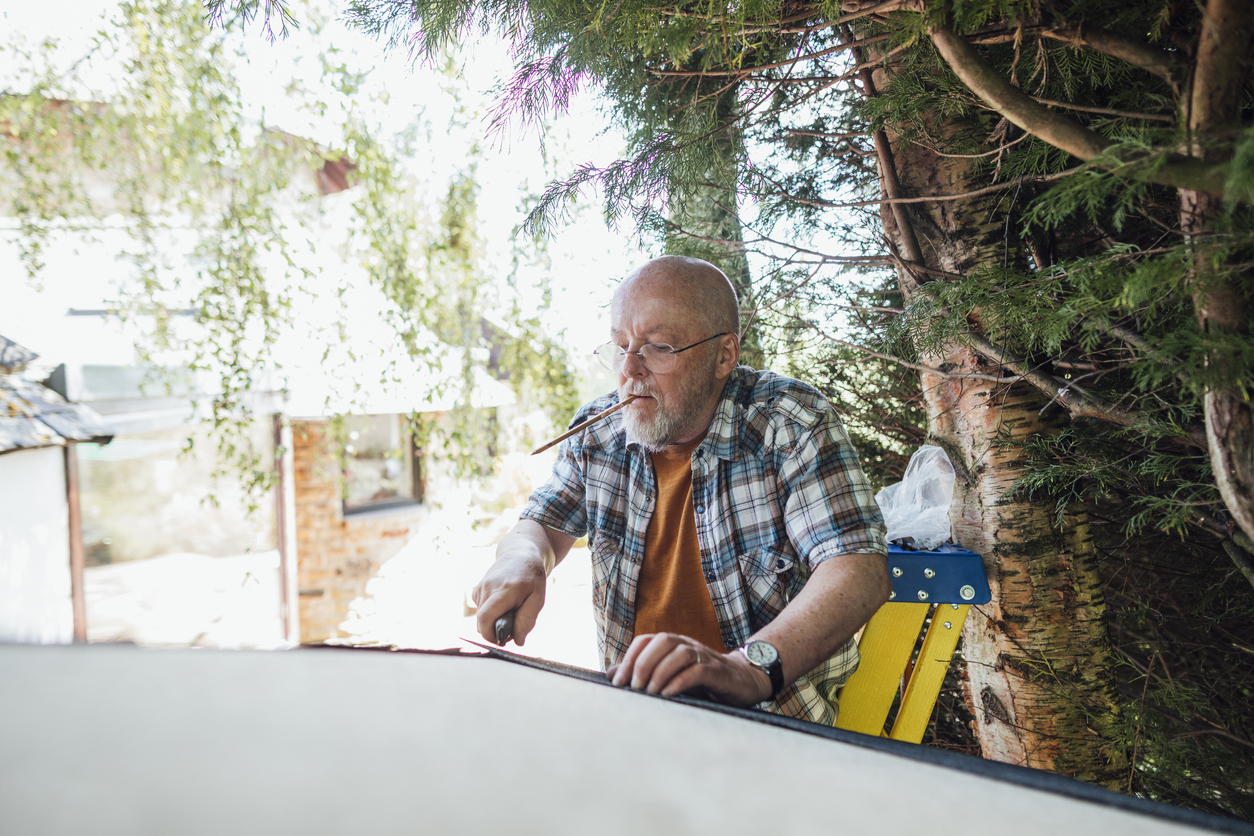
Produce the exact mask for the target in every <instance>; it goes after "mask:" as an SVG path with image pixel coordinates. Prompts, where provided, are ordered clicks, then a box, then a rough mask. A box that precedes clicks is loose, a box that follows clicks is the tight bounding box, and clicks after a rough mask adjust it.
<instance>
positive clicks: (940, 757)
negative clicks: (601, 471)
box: [304, 640, 1254, 836]
mask: <svg viewBox="0 0 1254 836" xmlns="http://www.w3.org/2000/svg"><path fill="white" fill-rule="evenodd" d="M467 641H468V640H467ZM470 643H471V644H475V645H476V646H477V647H481V648H483V650H484V652H482V653H476V652H467V651H464V650H461V649H459V648H450V649H446V650H416V649H409V648H396V647H389V646H384V645H374V646H352V645H305V646H304V647H306V648H313V649H319V648H327V649H333V650H375V651H390V652H396V653H423V654H435V655H443V656H462V657H466V658H472V659H498V660H502V661H505V662H511V663H513V664H516V665H522V666H523V667H527V668H533V669H535V670H541V671H545V672H547V673H556V674H560V675H562V676H569V677H572V678H574V679H580V680H583V681H584V682H590V683H593V684H595V685H600V686H604V687H610V688H613V687H614V686H613V685H610V683H609V681H608V680H606V678H605V675H604V674H602V673H601V672H600V671H592V670H588V669H587V668H580V667H575V666H574V665H565V664H562V663H560V662H549V661H545V660H543V659H535V658H532V657H529V656H521V655H518V654H516V653H510V652H508V651H504V650H499V649H497V648H493V647H490V646H488V645H482V644H478V643H477V642H470ZM618 690H625V691H627V692H628V693H632V694H638V695H640V696H642V697H649V698H651V699H663V700H667V701H668V702H678V703H682V704H683V705H687V706H691V707H693V708H700V709H704V710H706V711H716V712H718V713H719V714H729V715H731V716H733V717H739V718H741V719H742V720H749V721H752V722H755V723H764V724H766V725H768V726H774V727H776V728H781V729H788V730H789V731H795V732H801V733H802V734H808V735H811V736H814V737H824V738H827V739H828V740H838V741H840V742H841V743H848V744H850V745H852V746H859V747H861V748H863V749H872V750H874V751H877V752H882V753H884V754H887V755H894V756H897V757H902V758H909V759H910V760H914V761H921V762H923V763H927V764H932V765H934V766H941V767H945V768H947V769H956V770H958V771H960V772H966V773H969V774H971V775H978V776H980V777H981V778H989V779H991V780H994V781H1002V782H1004V783H1007V784H1014V785H1016V786H1020V787H1027V788H1028V789H1033V790H1040V791H1041V792H1049V793H1054V794H1056V795H1061V796H1065V797H1067V798H1074V799H1076V800H1079V801H1086V802H1089V803H1091V804H1099V805H1101V806H1103V807H1113V808H1115V809H1118V810H1126V811H1127V812H1130V813H1137V814H1140V815H1143V816H1151V817H1153V818H1156V819H1162V820H1165V821H1170V822H1177V823H1179V824H1185V825H1190V826H1192V827H1197V828H1201V829H1204V830H1210V831H1213V832H1215V833H1235V834H1243V836H1254V824H1251V823H1249V822H1245V821H1241V820H1240V819H1230V818H1224V817H1223V816H1217V815H1214V814H1211V813H1204V812H1201V811H1198V810H1189V809H1186V808H1183V807H1176V806H1173V805H1171V804H1165V803H1163V802H1161V801H1151V800H1149V799H1146V798H1138V797H1136V796H1133V795H1124V794H1123V793H1118V792H1114V791H1112V790H1108V789H1104V788H1102V787H1098V786H1095V785H1093V784H1088V783H1085V782H1084V781H1080V780H1077V779H1075V778H1068V777H1067V776H1065V775H1058V774H1055V773H1053V772H1044V771H1042V770H1039V769H1031V768H1029V767H1025V766H1015V765H1014V764H1008V763H999V762H997V761H990V760H985V759H984V758H978V757H974V756H972V755H964V754H962V753H960V752H952V751H948V750H945V749H934V748H932V747H930V746H920V745H918V744H915V743H905V742H903V741H900V740H892V739H891V738H887V737H873V736H871V735H868V734H859V733H858V732H851V731H845V730H844V729H837V728H833V727H831V726H823V725H819V724H818V723H810V722H807V721H805V720H794V719H793V718H791V717H782V716H780V715H778V714H771V713H769V712H766V711H762V710H760V709H756V708H735V707H732V706H729V705H722V704H720V703H715V702H710V701H708V700H700V699H695V698H693V697H662V696H659V695H655V694H648V693H646V692H644V691H632V690H631V689H618Z"/></svg>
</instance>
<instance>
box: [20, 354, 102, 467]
mask: <svg viewBox="0 0 1254 836" xmlns="http://www.w3.org/2000/svg"><path fill="white" fill-rule="evenodd" d="M38 356H39V355H37V354H35V353H34V352H33V351H31V350H29V349H26V348H23V347H22V346H20V345H18V344H17V343H15V342H13V341H12V340H8V339H5V338H4V337H0V453H7V452H9V451H11V450H24V449H30V448H33V447H53V446H60V445H64V444H69V443H73V442H77V441H94V442H96V443H98V444H108V443H109V441H110V440H111V439H112V438H113V430H112V429H111V428H110V427H109V426H108V425H107V424H106V423H105V421H104V419H103V418H101V417H100V415H99V414H98V413H97V412H96V411H95V410H94V409H92V408H91V407H89V406H84V405H83V404H77V403H70V402H69V401H67V400H66V399H65V398H63V397H61V396H60V395H59V394H57V393H56V392H54V391H53V390H51V389H49V388H48V387H47V386H44V385H42V384H39V383H33V382H31V381H29V380H27V379H25V378H23V377H21V376H20V375H17V374H14V373H12V372H11V371H9V370H10V369H13V368H15V367H16V368H17V369H20V368H22V367H24V366H25V365H26V364H27V363H29V362H30V361H31V360H33V359H34V358H35V357H38Z"/></svg>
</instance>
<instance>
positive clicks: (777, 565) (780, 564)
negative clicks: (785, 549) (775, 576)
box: [775, 560, 786, 569]
mask: <svg viewBox="0 0 1254 836" xmlns="http://www.w3.org/2000/svg"><path fill="white" fill-rule="evenodd" d="M785 565H786V564H785V563H784V561H782V560H781V561H780V562H779V563H776V564H775V568H776V569H783V568H784V566H785Z"/></svg>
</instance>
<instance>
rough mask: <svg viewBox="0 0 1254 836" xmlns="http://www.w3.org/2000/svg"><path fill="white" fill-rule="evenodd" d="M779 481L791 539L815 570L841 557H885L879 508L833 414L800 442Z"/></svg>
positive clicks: (827, 414) (845, 435)
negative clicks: (860, 554)
mask: <svg viewBox="0 0 1254 836" xmlns="http://www.w3.org/2000/svg"><path fill="white" fill-rule="evenodd" d="M779 478H780V482H781V484H782V485H783V486H784V488H785V490H786V493H787V499H786V501H785V504H784V520H785V525H786V527H787V530H788V537H789V539H790V540H791V541H792V544H793V548H795V549H796V550H797V554H799V555H800V556H801V557H802V558H803V559H804V560H805V561H806V563H807V564H808V565H809V566H810V568H811V569H813V568H815V567H816V566H818V565H819V564H820V563H822V562H823V561H824V560H826V559H827V558H829V557H832V556H834V555H838V554H853V553H859V552H862V553H878V554H887V552H888V543H887V541H886V539H885V536H884V535H885V530H884V519H883V516H882V515H881V514H880V509H879V505H877V504H876V502H875V495H874V494H873V493H872V492H871V486H870V484H869V483H868V482H867V479H866V476H865V475H864V474H863V472H862V467H861V465H859V464H858V455H857V453H856V452H855V451H854V449H853V444H851V443H850V441H849V436H848V434H847V433H846V432H845V428H844V425H843V424H842V423H841V421H840V419H839V418H838V417H837V416H836V415H835V414H834V413H832V412H826V413H824V414H823V415H822V417H821V418H820V420H819V421H818V422H817V423H816V424H815V425H814V426H813V427H812V428H811V429H810V431H809V432H808V433H805V434H804V435H802V437H801V438H799V439H798V441H797V444H796V445H795V446H794V448H793V449H792V451H791V452H790V453H789V454H788V456H787V457H786V458H785V460H784V462H783V465H782V467H781V468H780V472H779Z"/></svg>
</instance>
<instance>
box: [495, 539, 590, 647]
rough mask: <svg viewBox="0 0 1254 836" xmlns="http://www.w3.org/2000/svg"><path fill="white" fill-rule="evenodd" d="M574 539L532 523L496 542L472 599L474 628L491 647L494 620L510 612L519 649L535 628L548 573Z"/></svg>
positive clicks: (515, 640) (563, 555) (542, 602)
mask: <svg viewBox="0 0 1254 836" xmlns="http://www.w3.org/2000/svg"><path fill="white" fill-rule="evenodd" d="M574 542H575V538H574V537H571V536H569V535H566V534H563V533H561V532H560V531H553V530H551V529H548V528H544V527H543V526H541V525H540V524H538V523H535V522H532V521H531V520H519V521H518V524H517V525H515V526H514V528H513V529H512V530H511V531H510V532H509V534H506V535H505V536H504V537H503V538H501V542H500V544H499V545H497V547H496V562H495V563H493V564H492V567H491V568H490V569H488V571H487V573H486V574H484V576H483V579H482V580H481V581H479V583H477V584H475V588H474V589H473V590H472V591H471V597H472V598H473V599H474V602H475V604H476V605H477V606H478V607H479V613H478V616H477V617H476V618H475V629H476V630H478V631H479V635H481V636H483V637H484V638H485V639H487V640H488V641H490V642H492V643H493V644H495V643H496V620H497V619H498V618H500V617H501V616H503V615H505V614H506V613H508V612H511V611H514V633H513V639H514V643H515V644H517V645H518V646H519V647H522V645H523V643H524V642H525V641H526V639H527V634H528V633H530V632H531V631H532V630H533V629H534V628H535V626H536V619H537V618H538V617H539V615H540V609H541V608H542V607H543V606H544V593H545V590H546V588H547V584H548V575H549V572H551V571H552V570H553V567H554V566H556V565H557V563H558V561H560V560H561V559H562V558H563V557H565V556H566V552H568V551H569V550H570V547H571V544H572V543H574Z"/></svg>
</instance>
